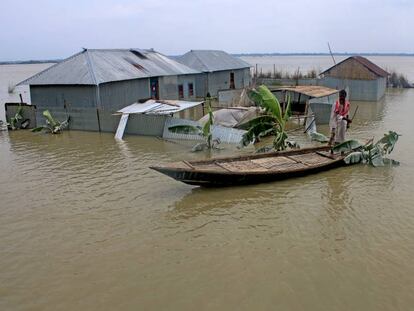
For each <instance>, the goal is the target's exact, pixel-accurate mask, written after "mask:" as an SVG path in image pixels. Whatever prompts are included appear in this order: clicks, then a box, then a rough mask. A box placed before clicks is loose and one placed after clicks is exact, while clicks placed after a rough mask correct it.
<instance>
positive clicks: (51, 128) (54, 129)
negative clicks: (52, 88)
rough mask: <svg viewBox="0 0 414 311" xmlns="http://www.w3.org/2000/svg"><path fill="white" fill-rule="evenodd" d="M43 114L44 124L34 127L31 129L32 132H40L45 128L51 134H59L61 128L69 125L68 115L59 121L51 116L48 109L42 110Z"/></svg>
mask: <svg viewBox="0 0 414 311" xmlns="http://www.w3.org/2000/svg"><path fill="white" fill-rule="evenodd" d="M43 116H44V117H45V119H46V125H42V126H39V127H36V128H34V129H32V132H40V131H42V130H45V131H47V132H50V133H52V134H59V133H60V132H62V130H63V129H65V128H66V127H67V126H68V125H69V120H70V117H68V118H67V120H65V121H63V122H59V121H57V120H56V119H54V118H53V117H52V115H51V114H50V112H49V110H45V111H43Z"/></svg>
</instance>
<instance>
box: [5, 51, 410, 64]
mask: <svg viewBox="0 0 414 311" xmlns="http://www.w3.org/2000/svg"><path fill="white" fill-rule="evenodd" d="M230 54H231V55H233V56H236V57H244V56H246V57H261V56H331V54H329V53H277V52H273V53H230ZM333 55H335V56H352V55H361V56H403V57H404V56H411V57H412V56H414V53H333ZM177 56H178V55H169V57H177ZM62 60H63V59H47V60H15V61H0V65H30V64H45V63H59V62H61V61H62Z"/></svg>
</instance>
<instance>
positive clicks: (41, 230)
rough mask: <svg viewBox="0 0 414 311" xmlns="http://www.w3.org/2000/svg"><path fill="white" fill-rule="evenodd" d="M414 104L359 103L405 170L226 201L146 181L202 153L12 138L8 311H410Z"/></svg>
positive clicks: (279, 187)
mask: <svg viewBox="0 0 414 311" xmlns="http://www.w3.org/2000/svg"><path fill="white" fill-rule="evenodd" d="M413 98H414V90H407V91H401V92H399V91H394V92H389V93H388V94H387V95H386V97H385V100H384V101H383V102H380V103H353V105H354V107H355V105H357V104H358V105H359V106H360V108H359V112H358V115H357V117H356V121H355V122H354V124H353V126H352V128H351V131H350V133H349V136H353V137H356V138H368V137H371V136H372V135H375V136H376V137H378V138H379V137H380V136H381V135H382V133H384V132H385V131H387V130H389V129H392V130H396V131H398V132H399V133H401V134H403V136H402V137H401V140H400V141H399V143H398V145H397V148H396V150H395V151H394V153H393V154H392V157H393V158H394V159H396V160H399V161H401V166H399V167H395V168H371V167H367V166H362V165H361V166H353V167H346V168H340V169H336V170H332V171H329V172H325V173H321V174H318V175H313V176H307V177H304V178H297V179H292V180H286V181H282V182H275V183H268V184H261V185H255V186H245V187H233V188H225V189H199V188H194V187H191V186H188V185H184V184H181V183H179V182H176V181H174V180H172V179H169V178H168V177H166V176H163V175H160V174H158V173H156V172H154V171H151V170H150V169H148V166H149V165H153V164H156V163H158V162H164V161H170V160H178V159H195V158H200V157H206V156H208V155H197V154H192V153H188V150H189V149H190V145H181V144H173V143H169V142H164V141H161V140H158V139H156V138H146V137H138V136H127V137H126V140H125V142H123V143H117V142H116V141H115V140H114V139H113V135H112V134H99V133H89V132H76V131H71V132H65V133H63V134H62V135H55V136H52V135H44V134H38V135H37V134H33V133H30V132H25V131H16V132H10V133H7V132H0V310H375V311H377V310H411V309H412V308H413V306H414V266H413V258H414V206H413V200H414V191H413V190H414V188H413V184H412V181H413V178H414V158H413V154H414V139H413V136H412V133H413V131H414V122H413V121H412V115H413V113H412V100H413ZM320 130H321V131H324V130H325V128H323V127H322V128H320ZM296 138H297V139H298V140H299V141H301V142H302V143H303V142H305V141H306V137H305V136H301V134H299V135H297V136H296ZM236 152H237V151H236V150H234V149H231V148H229V147H227V150H226V151H224V152H221V153H219V154H215V155H223V154H231V153H236ZM244 152H247V151H244Z"/></svg>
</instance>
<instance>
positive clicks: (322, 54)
mask: <svg viewBox="0 0 414 311" xmlns="http://www.w3.org/2000/svg"><path fill="white" fill-rule="evenodd" d="M231 55H233V56H237V57H241V56H331V54H329V53H234V54H231ZM333 55H334V56H353V55H361V56H414V53H333Z"/></svg>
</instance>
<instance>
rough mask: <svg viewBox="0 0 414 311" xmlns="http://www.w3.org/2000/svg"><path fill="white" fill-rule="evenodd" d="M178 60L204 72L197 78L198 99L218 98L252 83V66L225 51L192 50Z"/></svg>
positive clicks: (196, 91)
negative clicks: (208, 95) (220, 92)
mask: <svg viewBox="0 0 414 311" xmlns="http://www.w3.org/2000/svg"><path fill="white" fill-rule="evenodd" d="M176 60H177V61H178V62H180V63H182V64H184V65H186V66H188V67H190V68H193V69H195V70H197V71H200V72H202V73H201V74H198V75H197V76H196V89H195V94H196V96H197V97H205V96H206V95H207V94H210V95H211V96H218V92H219V91H221V90H232V89H242V88H244V87H247V86H249V84H250V81H251V76H250V67H251V66H250V64H248V63H246V62H245V61H243V60H241V59H240V58H238V57H234V56H232V55H230V54H228V53H226V52H224V51H217V50H191V51H189V52H187V53H185V54H184V55H182V56H179V57H177V58H176Z"/></svg>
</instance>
